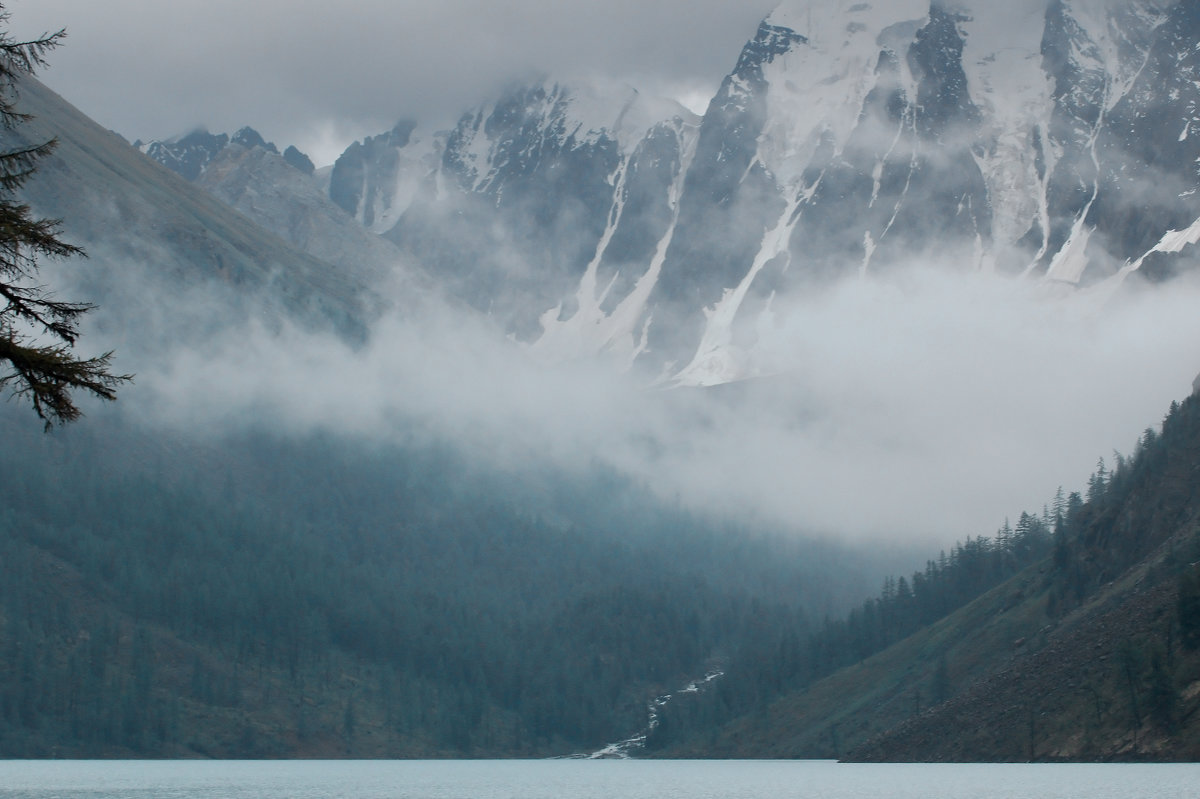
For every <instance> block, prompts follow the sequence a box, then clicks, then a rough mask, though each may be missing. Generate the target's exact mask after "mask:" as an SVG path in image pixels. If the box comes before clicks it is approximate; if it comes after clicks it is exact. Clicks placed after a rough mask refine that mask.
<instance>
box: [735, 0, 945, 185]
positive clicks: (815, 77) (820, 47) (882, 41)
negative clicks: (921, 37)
mask: <svg viewBox="0 0 1200 799" xmlns="http://www.w3.org/2000/svg"><path fill="white" fill-rule="evenodd" d="M928 14H929V2H928V0H889V2H886V3H864V2H861V1H858V2H856V1H855V0H837V2H832V3H831V2H821V0H786V1H785V2H784V3H782V4H780V5H779V7H778V8H776V9H775V11H773V12H772V13H771V15H770V16H768V17H767V24H769V25H775V26H778V27H784V28H789V29H791V30H793V31H795V32H796V33H798V34H800V35H801V36H803V37H805V38H806V39H807V40H808V41H807V43H804V44H798V45H795V46H793V47H792V48H791V49H790V50H789V51H788V52H787V53H785V54H784V55H782V56H778V57H776V58H775V59H774V60H773V61H772V62H771V63H770V64H767V65H765V67H764V69H763V76H764V78H765V79H766V81H767V83H768V85H769V89H768V93H767V122H766V125H765V126H764V128H763V133H762V136H761V137H760V144H759V153H758V160H759V161H761V162H762V164H763V165H764V166H765V167H766V168H767V169H768V170H770V171H771V172H772V173H774V175H775V176H776V179H777V180H778V181H779V183H780V185H781V186H782V187H783V188H784V190H785V193H786V194H792V193H793V192H794V191H795V190H796V189H798V187H799V182H800V177H801V175H802V173H803V171H804V169H805V167H807V166H808V164H809V162H810V161H811V159H812V156H813V154H814V153H815V152H816V149H817V146H818V144H820V142H821V140H822V137H823V136H827V135H828V136H832V139H833V142H834V148H835V151H836V152H839V153H840V152H841V151H842V150H843V149H844V148H845V145H846V141H847V139H849V138H850V134H851V133H852V132H853V130H854V128H855V126H856V125H857V123H858V118H859V114H860V113H861V112H862V108H863V102H864V101H865V100H866V97H867V94H869V93H870V91H871V89H872V88H874V87H875V82H876V75H875V68H876V66H877V65H878V63H879V53H880V50H881V49H882V48H883V47H885V46H886V45H887V39H888V35H889V33H890V32H891V30H892V29H894V28H895V27H896V26H901V27H904V28H905V29H906V30H908V31H909V32H910V33H911V32H912V31H915V30H916V29H917V28H918V27H919V26H920V25H921V24H923V23H924V21H925V20H926V19H927V17H928ZM901 63H902V65H903V63H904V60H903V59H901ZM903 68H904V69H905V70H907V66H903ZM909 82H910V83H911V82H912V81H911V76H909Z"/></svg>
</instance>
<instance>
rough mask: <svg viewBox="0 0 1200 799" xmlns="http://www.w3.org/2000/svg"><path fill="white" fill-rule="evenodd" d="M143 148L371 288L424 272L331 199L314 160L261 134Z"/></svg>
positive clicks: (249, 131) (199, 136)
mask: <svg viewBox="0 0 1200 799" xmlns="http://www.w3.org/2000/svg"><path fill="white" fill-rule="evenodd" d="M135 147H137V148H138V149H139V150H141V151H142V152H143V153H145V154H146V155H147V156H149V157H150V158H151V159H153V160H155V161H158V162H159V163H160V164H162V165H163V166H165V167H167V168H168V169H170V170H171V171H173V172H175V173H176V174H178V175H180V176H181V177H183V178H185V179H187V180H188V181H190V182H192V183H194V184H195V185H197V186H199V187H200V188H202V189H205V190H206V191H208V192H209V193H211V194H212V195H213V196H214V197H216V198H217V199H219V200H221V201H222V202H224V203H226V204H227V205H229V206H230V207H232V208H234V209H236V210H237V211H239V212H240V213H241V214H243V215H244V216H245V217H247V218H248V219H250V220H251V221H252V222H254V223H255V224H257V225H259V226H260V227H262V228H263V229H264V230H266V231H269V232H270V233H272V234H274V235H275V236H278V237H279V238H281V239H283V240H284V241H286V242H288V243H289V244H291V245H293V246H294V247H296V248H298V249H299V250H301V251H302V252H305V253H307V254H308V255H311V256H313V257H315V258H318V259H320V260H322V261H324V262H326V263H329V264H332V265H334V266H336V267H337V268H338V269H339V270H340V271H342V272H344V273H346V274H348V275H355V276H357V277H358V278H359V279H361V280H364V281H366V282H367V283H368V284H371V285H379V284H380V283H382V282H384V281H386V280H388V279H399V280H407V279H409V278H410V277H411V276H412V275H413V274H414V272H415V271H416V270H414V269H413V268H411V267H410V266H409V263H411V262H408V263H406V262H405V259H404V255H403V254H402V253H401V252H400V251H399V250H398V249H397V248H396V247H394V246H392V245H391V244H390V243H389V242H387V241H386V240H384V239H381V238H380V237H379V236H376V235H373V234H372V233H370V232H369V231H366V230H364V229H363V226H362V225H359V224H356V223H355V221H354V220H353V219H352V218H351V217H350V216H349V215H348V214H346V213H344V212H343V211H342V210H341V209H340V208H339V207H338V206H337V204H336V203H335V202H334V201H332V200H331V199H330V197H329V196H327V195H326V192H325V189H324V187H323V186H322V185H321V183H320V182H319V181H318V180H317V179H316V178H315V177H314V171H315V170H314V167H313V163H312V161H311V160H310V159H309V158H308V156H306V155H304V154H303V153H301V152H300V151H299V150H297V149H296V148H295V147H288V148H287V149H285V150H284V151H283V153H282V154H280V152H279V150H278V148H277V147H276V146H275V145H274V144H273V143H271V142H267V141H265V140H264V139H263V138H262V136H261V135H260V134H259V133H258V132H257V131H255V130H254V129H253V128H249V127H246V128H242V129H241V130H239V131H238V132H237V133H234V134H233V135H232V136H229V135H227V134H224V133H222V134H212V133H208V132H207V131H195V132H193V133H189V134H187V135H185V136H181V137H179V138H177V139H172V140H169V141H154V142H150V143H149V144H142V143H140V142H138V143H135Z"/></svg>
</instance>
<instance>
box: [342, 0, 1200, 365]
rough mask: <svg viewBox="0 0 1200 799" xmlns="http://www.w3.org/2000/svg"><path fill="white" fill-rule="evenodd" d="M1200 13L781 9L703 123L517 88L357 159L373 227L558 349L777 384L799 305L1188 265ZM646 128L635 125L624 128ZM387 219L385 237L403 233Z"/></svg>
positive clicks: (1087, 7)
mask: <svg viewBox="0 0 1200 799" xmlns="http://www.w3.org/2000/svg"><path fill="white" fill-rule="evenodd" d="M1197 17H1200V15H1198V14H1197V11H1196V2H1195V0H1133V2H1128V3H1117V4H1114V3H1108V2H1104V0H1053V2H1049V3H1047V2H1044V0H1018V1H1017V2H1013V3H1005V4H1001V5H995V4H984V3H974V2H972V3H967V4H965V5H962V4H950V3H944V2H940V0H935V1H934V2H929V0H894V1H893V2H888V3H880V4H870V3H861V2H855V1H854V0H840V1H839V2H837V3H816V2H809V0H786V2H784V3H782V4H781V5H780V6H779V7H778V8H777V9H776V10H775V11H774V12H773V13H772V14H771V15H770V16H769V17H768V18H767V19H766V20H764V21H763V23H762V25H761V26H760V27H759V29H758V31H757V33H756V34H755V36H754V38H753V39H751V41H749V42H748V43H747V44H746V46H745V47H744V48H743V50H742V52H741V54H740V55H739V56H738V58H737V60H736V63H735V64H734V67H733V69H732V70H731V72H730V73H729V75H728V76H727V77H726V78H725V80H724V81H723V82H722V84H721V87H720V89H719V90H718V92H717V94H716V95H715V96H714V97H713V99H712V101H711V102H710V103H709V106H708V108H707V111H706V113H705V114H704V116H703V118H702V119H699V120H697V119H695V118H694V117H692V115H690V114H689V113H687V112H686V111H684V110H683V109H678V108H676V109H671V108H670V107H669V106H667V105H665V104H662V103H656V102H650V101H649V100H648V98H645V97H641V96H637V95H636V94H635V93H631V92H630V91H629V90H627V89H622V88H615V89H614V88H612V87H598V86H574V87H568V86H563V85H559V84H556V83H553V82H546V83H544V84H535V85H532V86H526V87H518V88H514V89H513V90H511V91H509V92H508V93H506V94H505V95H504V96H502V97H500V98H498V99H497V100H496V101H495V102H493V103H489V104H485V105H484V106H481V107H480V108H478V109H475V110H473V111H471V112H470V113H468V114H466V115H464V116H463V118H462V119H461V120H460V122H459V124H458V125H457V126H456V127H455V129H454V130H452V131H450V132H448V133H447V134H445V135H444V136H443V135H440V134H439V135H437V136H433V137H428V136H426V137H425V138H423V139H422V138H421V137H419V136H414V135H413V132H412V129H411V127H410V126H407V125H405V126H401V127H398V128H397V129H396V130H395V131H392V132H391V133H388V134H383V135H381V136H379V137H374V138H372V139H370V140H367V141H364V142H363V143H361V144H359V145H356V146H355V147H352V148H351V150H348V151H347V153H346V154H345V156H344V158H345V163H344V168H343V169H342V170H341V172H342V177H343V178H344V179H343V180H341V181H339V182H338V186H337V192H338V195H339V197H340V198H342V200H341V201H342V202H343V203H344V207H347V208H351V209H353V211H354V212H355V213H357V214H358V215H359V218H360V219H362V220H363V221H364V222H365V223H367V224H368V225H369V226H371V227H372V229H376V230H383V229H384V228H385V227H386V228H387V230H386V232H385V235H386V236H387V237H388V238H389V239H391V240H392V241H394V242H396V243H397V244H398V245H399V246H400V247H401V248H402V249H405V250H406V251H407V252H409V253H410V254H412V255H413V256H414V257H415V258H419V259H421V260H422V262H424V263H425V264H426V265H427V266H428V267H429V269H430V270H431V271H433V272H435V273H436V274H438V275H440V276H443V279H444V280H446V282H447V284H448V285H449V286H450V287H451V290H452V291H453V292H454V293H457V294H459V295H460V296H464V297H466V298H467V299H468V300H469V301H470V302H471V303H472V304H473V305H475V306H476V307H477V308H481V309H484V310H487V311H490V312H491V313H493V314H494V315H496V316H497V317H498V318H500V319H501V320H502V321H504V322H505V323H506V324H507V325H508V326H509V327H510V329H512V330H513V331H514V332H516V333H517V334H518V335H519V337H521V338H523V339H526V340H529V341H534V342H536V346H538V347H539V348H541V349H543V350H545V351H546V352H548V353H551V354H554V355H555V356H556V357H564V358H566V357H574V356H578V355H579V354H582V353H597V352H607V353H610V354H611V355H613V356H614V357H615V358H616V360H617V361H618V362H619V363H622V364H628V363H630V362H631V361H636V362H637V363H639V364H640V366H641V367H642V368H644V369H646V370H647V374H648V376H649V377H650V378H652V379H653V378H661V379H662V380H663V381H664V382H668V383H675V384H685V385H710V384H715V383H722V382H727V381H730V380H735V379H740V378H744V377H748V376H753V375H756V374H761V373H764V372H770V371H771V369H772V368H774V367H773V366H772V364H771V363H770V362H769V354H768V353H769V352H770V347H769V346H766V345H769V344H770V343H771V342H772V341H773V340H774V337H775V336H777V335H778V328H779V327H780V326H782V325H784V324H785V323H786V316H785V314H786V312H787V309H788V305H789V303H791V302H793V301H795V300H797V299H798V298H801V297H806V296H808V295H810V294H811V293H812V292H814V291H819V290H820V289H821V288H822V287H825V286H827V285H829V284H830V283H831V282H833V281H837V280H843V279H846V278H854V277H857V276H861V275H864V274H867V275H870V274H889V273H894V272H895V271H896V270H900V269H906V268H909V267H911V266H914V265H929V264H934V265H938V266H942V267H944V268H947V269H951V270H957V271H983V272H991V271H999V272H1002V273H1004V274H1009V275H1013V276H1014V277H1017V276H1024V277H1025V278H1026V279H1032V280H1039V281H1044V282H1047V283H1053V284H1055V285H1056V286H1058V287H1060V288H1062V289H1064V290H1071V291H1074V290H1077V289H1087V288H1093V287H1099V288H1100V289H1101V290H1102V291H1104V292H1107V291H1112V290H1116V289H1117V288H1118V287H1119V285H1120V284H1121V282H1122V281H1124V280H1126V279H1128V278H1129V276H1130V275H1133V274H1140V275H1143V276H1145V277H1147V278H1149V279H1151V280H1161V279H1163V278H1165V277H1168V276H1170V275H1172V274H1175V273H1177V272H1179V271H1182V270H1187V269H1190V268H1191V267H1192V266H1193V265H1194V262H1195V257H1196V250H1195V247H1194V241H1191V239H1192V238H1194V237H1190V238H1189V241H1190V242H1191V243H1190V244H1189V245H1188V246H1180V247H1176V248H1170V247H1166V246H1165V245H1164V243H1165V242H1168V241H1169V240H1173V239H1172V238H1171V237H1175V238H1178V236H1179V234H1180V233H1181V232H1182V231H1188V230H1190V229H1192V227H1193V225H1194V223H1196V222H1197V220H1200V194H1198V193H1197V192H1198V191H1200V175H1198V174H1197V170H1196V168H1195V163H1196V162H1197V158H1200V149H1198V148H1200V135H1195V134H1193V133H1192V132H1191V131H1192V126H1193V124H1194V123H1195V122H1196V121H1197V119H1198V117H1197V113H1198V112H1197V110H1196V108H1197V104H1198V103H1200V98H1198V97H1197V95H1196V89H1195V86H1194V85H1193V84H1195V83H1196V82H1197V80H1198V79H1200V77H1198V75H1197V73H1196V69H1197V66H1196V60H1195V58H1196V57H1195V53H1194V52H1193V48H1192V47H1191V46H1190V43H1191V42H1193V41H1194V39H1195V30H1194V27H1195V24H1196V23H1195V20H1196V19H1197ZM633 120H636V122H633ZM393 219H394V220H396V221H395V223H394V225H391V226H390V227H388V225H389V224H390V222H391V220H393Z"/></svg>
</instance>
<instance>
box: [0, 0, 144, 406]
mask: <svg viewBox="0 0 1200 799" xmlns="http://www.w3.org/2000/svg"><path fill="white" fill-rule="evenodd" d="M8 19H9V14H8V12H7V11H6V10H5V9H4V6H3V4H0V128H2V129H3V130H5V131H9V130H12V129H14V128H15V127H17V126H18V125H20V124H21V123H22V122H24V121H26V120H28V119H29V116H28V115H27V114H23V113H21V112H20V111H18V110H17V94H18V89H19V88H20V87H19V84H20V81H21V79H22V78H23V77H25V76H27V75H31V74H33V72H34V70H36V69H37V68H39V67H42V66H45V63H46V62H45V55H46V53H47V52H49V51H50V50H53V49H54V48H55V47H57V46H58V45H59V44H60V43H61V41H62V39H63V37H64V36H65V35H66V33H65V31H62V30H60V31H58V32H57V33H52V34H45V35H43V36H41V37H40V38H37V39H34V40H31V41H16V40H14V39H13V38H12V36H11V35H10V34H9V32H8V30H7V23H8ZM55 145H56V142H55V140H53V139H51V140H50V141H46V142H42V143H40V144H34V145H27V146H20V147H16V148H10V149H6V150H3V151H0V300H3V302H4V305H3V307H2V308H0V389H8V390H10V391H11V392H12V394H13V395H15V396H18V397H23V398H28V399H29V401H30V402H31V403H32V404H33V410H34V412H35V413H37V415H38V417H39V418H41V419H42V420H43V421H44V422H45V424H46V428H47V429H49V428H50V427H51V426H52V425H53V424H54V423H55V422H58V423H60V424H61V423H63V422H69V421H72V420H74V419H77V418H79V416H80V410H79V407H78V406H77V405H76V404H75V401H74V399H73V396H72V394H73V392H76V391H80V390H82V391H84V392H87V393H90V394H92V395H94V396H97V397H100V398H102V399H106V400H113V399H116V388H117V386H119V385H120V384H121V383H123V382H126V381H128V380H130V379H131V376H130V375H116V374H113V373H112V371H110V365H111V360H112V353H111V352H107V353H104V354H103V355H99V356H97V357H93V358H81V357H78V356H77V355H76V354H75V352H74V348H75V344H76V342H77V340H78V338H79V328H78V325H79V321H80V317H81V316H83V314H85V313H87V312H88V311H89V310H91V309H92V307H93V306H91V305H88V304H86V303H77V302H64V301H61V300H58V299H56V298H55V297H54V295H53V294H52V293H51V292H49V291H48V290H47V289H46V288H45V287H44V286H42V285H40V284H39V283H38V282H37V276H38V261H39V260H40V259H43V258H67V257H71V256H81V255H83V251H82V250H81V249H80V248H78V247H76V246H74V245H71V244H68V243H66V242H64V241H62V240H61V239H60V238H59V234H58V225H59V220H56V219H39V218H37V217H36V216H34V214H33V212H32V211H31V209H30V208H29V206H28V205H26V204H24V203H22V202H20V201H19V200H18V199H17V197H16V193H17V191H18V190H19V189H20V188H21V186H22V185H24V183H25V182H26V181H27V180H29V178H30V177H31V176H32V175H33V174H34V171H35V170H36V168H37V162H38V161H40V160H41V159H42V158H45V157H46V156H47V155H49V154H50V152H51V151H52V150H53V149H54V147H55Z"/></svg>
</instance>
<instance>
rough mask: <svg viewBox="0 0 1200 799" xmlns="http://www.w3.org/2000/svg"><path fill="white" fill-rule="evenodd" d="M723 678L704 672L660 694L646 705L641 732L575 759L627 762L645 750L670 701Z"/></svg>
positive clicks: (722, 673) (695, 691)
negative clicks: (680, 685) (697, 678)
mask: <svg viewBox="0 0 1200 799" xmlns="http://www.w3.org/2000/svg"><path fill="white" fill-rule="evenodd" d="M724 676H725V672H723V671H720V670H719V669H713V670H712V671H709V672H706V673H705V675H704V676H703V677H702V678H700V679H699V680H692V681H691V682H689V683H688V684H687V685H684V686H683V687H682V688H679V689H677V690H675V691H673V692H671V693H669V694H660V695H658V696H656V697H654V698H653V699H651V700H650V701H649V702H647V703H646V726H645V728H644V729H643V730H642V731H641V732H639V733H638V734H637V735H633V736H631V737H629V738H625V739H623V740H620V741H615V742H613V743H610V744H608V745H606V746H604V747H602V748H600V749H597V750H596V751H595V752H592V753H591V754H581V755H576V757H577V758H582V759H587V760H628V759H629V758H631V757H634V755H635V754H637V753H638V752H640V751H642V750H644V749H645V748H646V739H647V738H648V737H649V736H650V733H652V732H654V729H655V728H656V727H657V726H658V722H659V715H660V714H661V712H662V709H663V708H664V707H666V706H667V705H668V704H670V702H671V700H672V699H674V698H675V697H677V696H682V695H684V694H698V693H700V692H701V691H703V690H704V689H706V688H708V687H709V686H710V685H712V684H713V683H714V682H716V681H717V680H719V679H721V678H722V677H724Z"/></svg>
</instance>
